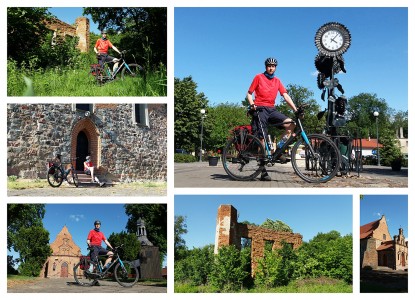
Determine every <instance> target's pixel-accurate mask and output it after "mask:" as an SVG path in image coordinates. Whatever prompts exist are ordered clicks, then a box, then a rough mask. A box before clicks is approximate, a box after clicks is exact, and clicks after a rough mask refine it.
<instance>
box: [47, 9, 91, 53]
mask: <svg viewBox="0 0 415 300" xmlns="http://www.w3.org/2000/svg"><path fill="white" fill-rule="evenodd" d="M45 22H46V27H47V28H49V29H50V30H52V31H54V32H56V35H57V36H58V37H65V36H71V37H78V38H79V41H78V49H79V50H80V51H81V52H88V51H89V44H90V38H89V19H88V18H86V17H79V18H77V19H76V20H75V26H72V25H69V24H67V23H65V22H62V21H61V20H58V19H56V18H55V19H51V20H47V21H45Z"/></svg>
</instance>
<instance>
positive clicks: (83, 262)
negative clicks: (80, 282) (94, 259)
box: [79, 255, 89, 270]
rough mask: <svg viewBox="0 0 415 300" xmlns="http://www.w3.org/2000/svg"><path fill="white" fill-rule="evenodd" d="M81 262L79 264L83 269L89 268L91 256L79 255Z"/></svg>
mask: <svg viewBox="0 0 415 300" xmlns="http://www.w3.org/2000/svg"><path fill="white" fill-rule="evenodd" d="M79 262H80V263H81V264H80V265H79V268H80V269H81V270H88V269H89V263H88V262H89V256H84V255H81V256H80V257H79Z"/></svg>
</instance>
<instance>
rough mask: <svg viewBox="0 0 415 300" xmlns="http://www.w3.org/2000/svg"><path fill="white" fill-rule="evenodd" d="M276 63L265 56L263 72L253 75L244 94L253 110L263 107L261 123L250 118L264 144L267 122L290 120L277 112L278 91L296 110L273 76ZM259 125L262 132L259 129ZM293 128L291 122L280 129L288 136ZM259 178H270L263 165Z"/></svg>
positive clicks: (273, 59)
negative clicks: (253, 95)
mask: <svg viewBox="0 0 415 300" xmlns="http://www.w3.org/2000/svg"><path fill="white" fill-rule="evenodd" d="M277 65H278V61H277V60H276V59H275V58H273V57H269V58H267V59H266V60H265V72H264V73H261V74H258V75H256V76H255V77H254V80H253V81H252V83H251V86H250V87H249V89H248V93H247V95H246V98H247V99H248V101H249V104H250V105H251V108H252V109H253V110H256V108H257V106H261V107H263V109H261V110H260V111H258V114H259V117H260V119H261V124H260V123H259V120H258V118H252V129H253V131H254V132H255V134H256V135H257V136H258V137H259V138H260V140H261V142H262V144H264V138H267V136H268V130H267V128H268V124H269V123H282V122H291V121H292V120H291V119H290V118H288V117H287V116H286V115H284V114H282V113H281V112H278V111H277V110H276V108H275V99H276V98H277V95H278V92H279V93H280V95H281V96H282V97H283V98H284V100H285V102H287V104H288V105H289V106H290V107H291V108H292V109H293V111H294V112H295V111H297V108H296V106H295V104H294V102H293V100H292V99H291V97H290V96H289V95H288V93H287V90H286V89H285V87H284V85H283V84H282V82H281V81H280V80H279V79H278V78H277V77H276V76H275V70H276V69H277ZM252 94H255V100H254V99H253V97H252ZM261 125H262V129H263V131H264V133H263V132H262V130H261ZM294 128H295V124H292V123H289V124H285V125H283V127H282V129H285V133H284V135H283V136H285V138H288V137H289V136H290V135H291V132H292V131H293V130H294ZM261 180H263V181H270V180H271V177H270V176H269V175H268V173H267V170H266V169H265V167H264V169H263V170H262V173H261Z"/></svg>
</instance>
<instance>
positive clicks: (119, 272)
mask: <svg viewBox="0 0 415 300" xmlns="http://www.w3.org/2000/svg"><path fill="white" fill-rule="evenodd" d="M114 276H115V280H117V282H118V283H119V284H120V285H122V286H124V287H131V286H133V285H134V284H136V283H137V281H138V278H139V273H138V269H137V267H136V266H135V265H134V263H133V262H131V261H123V262H122V263H121V262H119V263H118V264H117V265H116V266H115V270H114Z"/></svg>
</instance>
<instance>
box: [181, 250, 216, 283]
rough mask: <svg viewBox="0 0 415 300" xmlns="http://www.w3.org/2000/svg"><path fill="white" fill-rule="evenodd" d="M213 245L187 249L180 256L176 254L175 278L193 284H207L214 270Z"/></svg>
mask: <svg viewBox="0 0 415 300" xmlns="http://www.w3.org/2000/svg"><path fill="white" fill-rule="evenodd" d="M213 248H214V246H213V245H208V246H205V247H203V248H194V249H193V250H187V251H186V253H183V254H182V255H181V256H180V257H179V258H180V259H177V258H178V257H176V256H175V263H174V280H175V281H176V282H182V283H187V284H190V285H192V286H198V285H206V284H207V283H208V277H209V276H210V274H211V272H212V267H213V262H214V255H213Z"/></svg>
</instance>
